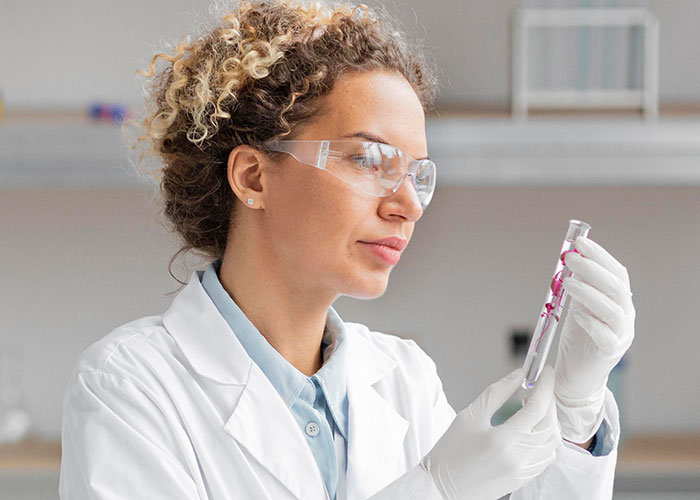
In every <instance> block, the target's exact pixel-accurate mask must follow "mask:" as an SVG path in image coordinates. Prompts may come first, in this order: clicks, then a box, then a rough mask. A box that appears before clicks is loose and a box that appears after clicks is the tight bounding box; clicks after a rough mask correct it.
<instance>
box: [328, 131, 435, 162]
mask: <svg viewBox="0 0 700 500" xmlns="http://www.w3.org/2000/svg"><path fill="white" fill-rule="evenodd" d="M342 137H343V138H345V137H362V138H363V139H367V140H368V141H371V142H380V143H382V144H389V143H388V142H386V141H385V140H384V139H382V138H381V137H378V136H376V135H373V134H370V133H369V132H365V131H364V130H361V131H359V132H355V133H353V134H345V135H344V136H342ZM429 159H430V157H429V156H426V157H424V158H416V160H429Z"/></svg>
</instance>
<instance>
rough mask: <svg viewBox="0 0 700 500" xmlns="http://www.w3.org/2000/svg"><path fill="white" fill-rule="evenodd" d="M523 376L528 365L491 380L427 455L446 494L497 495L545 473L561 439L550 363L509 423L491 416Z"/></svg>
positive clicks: (453, 498) (476, 499) (470, 499)
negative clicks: (496, 421) (494, 420)
mask: <svg viewBox="0 0 700 500" xmlns="http://www.w3.org/2000/svg"><path fill="white" fill-rule="evenodd" d="M522 381H523V372H522V369H518V370H516V371H514V372H512V373H511V374H509V375H508V376H506V377H505V378H503V379H502V380H500V381H498V382H496V383H495V384H492V385H491V386H489V387H488V388H487V389H486V390H485V391H484V392H483V393H482V394H481V395H480V396H479V397H477V398H476V399H475V400H474V402H472V403H471V404H470V405H469V406H468V407H467V408H465V409H464V410H462V411H461V412H459V413H458V414H457V416H456V417H455V419H454V420H453V422H452V424H451V425H450V427H448V429H447V431H445V434H443V436H442V437H441V438H440V439H439V440H438V441H437V443H435V446H434V447H433V449H432V450H430V452H429V453H428V454H427V455H426V456H425V457H423V459H422V460H421V465H422V466H423V468H424V469H425V470H427V471H428V472H429V473H430V475H431V477H432V478H433V481H434V482H435V485H436V486H437V489H438V490H439V491H440V494H441V495H442V497H443V498H444V499H446V500H495V499H498V498H500V497H502V496H503V495H505V494H507V493H510V492H512V491H514V490H516V489H518V488H519V487H520V486H522V485H523V484H525V483H526V482H528V481H529V480H530V479H532V478H533V477H535V476H537V475H538V474H539V473H541V472H542V471H543V470H544V469H545V468H546V467H547V466H548V465H549V464H550V463H552V462H553V461H554V458H555V452H556V449H557V447H558V446H560V445H561V434H560V432H559V427H558V424H557V417H556V409H555V405H554V397H553V391H552V386H553V384H554V373H553V370H552V368H551V367H550V366H547V367H545V369H544V370H543V371H542V374H541V376H540V379H539V380H538V382H537V384H536V385H535V387H534V388H533V392H532V394H531V396H530V397H529V398H528V399H527V401H526V402H525V404H524V406H523V407H522V408H521V409H520V410H519V411H518V412H517V413H516V414H515V415H513V416H512V417H510V418H509V419H508V420H507V421H506V422H504V423H503V424H501V425H499V426H496V427H493V426H492V425H491V417H492V416H493V414H494V412H495V411H496V410H498V409H499V408H500V407H501V406H502V405H503V403H505V402H506V401H507V400H508V398H509V397H510V396H511V395H513V394H514V393H515V391H516V390H517V389H518V388H519V387H520V384H521V383H522Z"/></svg>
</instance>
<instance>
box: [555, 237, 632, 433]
mask: <svg viewBox="0 0 700 500" xmlns="http://www.w3.org/2000/svg"><path fill="white" fill-rule="evenodd" d="M574 246H575V248H576V249H577V250H578V251H579V253H580V254H577V253H575V252H569V253H567V254H566V257H565V259H564V261H565V263H566V265H567V267H568V268H569V269H570V270H571V271H572V272H573V276H572V277H570V278H567V279H565V280H564V282H563V286H564V288H565V289H566V291H567V292H568V294H569V295H571V304H570V306H569V312H568V315H567V317H566V319H565V321H564V325H563V327H562V333H561V339H560V340H559V353H558V355H557V361H556V366H555V369H554V372H555V382H554V396H555V400H556V402H557V411H558V414H559V423H560V425H561V429H562V437H563V438H564V439H566V440H568V441H572V442H574V443H584V442H586V441H588V440H589V439H590V438H591V437H592V436H593V435H594V434H595V433H596V431H597V430H598V427H600V424H601V422H602V420H603V417H604V415H603V413H604V412H603V403H604V401H605V387H606V385H607V381H608V375H609V374H610V371H611V370H612V369H613V367H614V366H615V365H616V364H617V362H618V361H619V360H620V358H622V355H623V354H624V353H625V351H627V349H628V348H629V346H630V344H631V343H632V339H633V338H634V317H635V310H634V306H633V304H632V292H631V291H630V281H629V276H628V274H627V269H626V268H625V267H624V266H623V265H622V264H620V263H619V262H618V261H617V260H615V258H614V257H613V256H612V255H610V254H609V253H608V252H607V251H605V250H604V249H603V247H601V246H600V245H598V244H597V243H595V242H594V241H592V240H590V239H588V238H584V237H579V238H577V239H576V242H575V244H574Z"/></svg>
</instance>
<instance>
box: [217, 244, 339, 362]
mask: <svg viewBox="0 0 700 500" xmlns="http://www.w3.org/2000/svg"><path fill="white" fill-rule="evenodd" d="M265 257H266V256H265V254H261V253H259V252H246V251H245V249H243V248H240V247H233V248H232V245H229V248H228V249H227V251H226V255H225V256H224V258H223V261H222V264H221V269H220V271H219V281H220V282H221V285H222V286H223V287H224V289H225V290H226V292H228V294H229V295H230V296H231V297H232V298H233V300H234V301H235V302H236V304H237V305H238V307H240V309H241V311H243V313H244V314H245V315H246V316H247V317H248V319H249V320H250V321H251V323H253V325H255V327H256V328H257V329H258V330H259V331H260V333H261V334H262V335H263V337H265V339H266V340H267V341H268V342H269V343H270V345H272V347H274V348H275V349H276V350H277V351H278V352H279V353H280V354H281V355H282V356H283V357H284V358H285V359H286V360H287V361H289V363H291V364H292V365H293V366H294V367H295V368H296V369H297V370H299V371H300V372H302V373H304V374H305V375H307V376H311V375H313V374H314V373H316V372H317V371H318V370H319V369H320V368H321V366H322V364H323V354H322V352H321V340H322V338H323V330H324V327H325V324H326V316H327V312H328V307H330V305H331V304H332V303H333V301H334V300H335V297H330V296H326V297H322V296H321V294H320V293H319V292H316V293H314V292H313V291H309V289H305V287H304V286H303V284H301V283H299V281H298V279H294V278H293V273H291V274H289V275H288V274H285V273H284V272H282V271H281V270H280V269H279V266H275V263H274V262H269V259H266V258H265Z"/></svg>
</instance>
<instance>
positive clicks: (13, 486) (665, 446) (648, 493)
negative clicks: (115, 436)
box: [0, 433, 700, 500]
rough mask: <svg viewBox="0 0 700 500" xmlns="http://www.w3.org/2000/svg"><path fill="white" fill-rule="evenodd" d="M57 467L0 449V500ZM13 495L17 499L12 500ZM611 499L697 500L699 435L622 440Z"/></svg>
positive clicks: (49, 457) (49, 444) (42, 482)
mask: <svg viewBox="0 0 700 500" xmlns="http://www.w3.org/2000/svg"><path fill="white" fill-rule="evenodd" d="M60 462H61V443H60V442H59V441H51V440H42V439H39V438H35V437H33V438H28V439H26V440H24V441H22V442H20V443H14V444H0V484H2V487H0V500H5V499H10V498H12V499H13V500H20V499H22V500H24V499H26V500H38V499H40V498H41V499H42V500H45V499H47V498H50V497H48V496H46V495H47V492H55V491H56V490H57V487H58V475H59V469H60ZM17 492H21V496H16V495H18V494H19V493H17ZM3 495H4V496H3ZM13 495H15V496H13ZM614 497H615V498H616V499H618V498H620V499H623V498H625V499H627V498H630V499H631V498H635V499H636V500H642V499H644V500H646V499H647V498H648V499H654V500H687V499H690V498H694V499H696V498H700V434H697V433H695V434H692V433H691V434H642V435H632V436H629V437H627V438H626V439H625V442H624V445H623V447H622V448H621V450H620V452H619V456H618V462H617V469H616V472H615V495H614ZM51 498H54V497H51Z"/></svg>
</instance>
